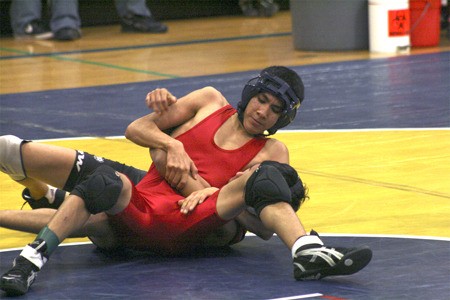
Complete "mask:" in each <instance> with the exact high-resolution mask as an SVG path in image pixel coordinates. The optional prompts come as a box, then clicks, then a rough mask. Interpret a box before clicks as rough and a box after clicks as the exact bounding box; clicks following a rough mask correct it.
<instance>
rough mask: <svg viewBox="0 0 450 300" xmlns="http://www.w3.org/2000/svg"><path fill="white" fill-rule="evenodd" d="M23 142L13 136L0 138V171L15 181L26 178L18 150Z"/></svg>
mask: <svg viewBox="0 0 450 300" xmlns="http://www.w3.org/2000/svg"><path fill="white" fill-rule="evenodd" d="M25 142H28V141H25V140H23V139H21V138H18V137H16V136H14V135H3V136H1V137H0V169H1V171H2V172H3V173H6V174H8V175H9V176H10V177H11V178H12V179H14V180H16V181H20V180H24V179H25V178H27V175H26V172H25V168H24V166H23V163H22V155H21V150H20V148H21V145H22V144H23V143H25Z"/></svg>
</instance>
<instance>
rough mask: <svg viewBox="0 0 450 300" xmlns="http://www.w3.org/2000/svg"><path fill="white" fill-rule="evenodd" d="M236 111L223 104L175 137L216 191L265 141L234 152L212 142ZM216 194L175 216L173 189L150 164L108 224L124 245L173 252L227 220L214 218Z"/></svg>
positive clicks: (190, 245)
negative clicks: (123, 206)
mask: <svg viewBox="0 0 450 300" xmlns="http://www.w3.org/2000/svg"><path fill="white" fill-rule="evenodd" d="M235 113H236V110H235V109H234V108H233V107H231V106H230V105H227V106H225V107H222V108H220V109H218V110H217V111H215V112H214V113H213V114H211V115H209V116H208V117H206V118H205V119H204V120H202V121H201V122H199V123H198V124H197V125H195V126H194V127H192V128H191V129H189V130H188V131H186V132H185V133H183V134H181V135H180V136H178V137H177V138H176V139H177V140H179V141H181V142H182V143H183V144H184V147H185V149H186V152H187V153H188V155H189V156H190V157H191V159H192V160H193V161H194V163H195V165H196V166H197V168H198V170H199V174H200V176H202V177H203V178H204V179H205V180H206V181H208V182H209V183H210V185H211V186H214V187H218V188H221V187H223V186H224V185H225V184H226V183H227V182H228V180H229V179H230V178H231V177H233V176H234V175H235V174H236V173H237V172H238V171H241V170H242V169H243V168H244V167H245V166H246V165H247V164H248V163H249V162H250V161H251V160H252V159H253V157H255V155H256V154H257V153H258V152H259V151H260V150H261V149H262V148H263V147H264V145H265V143H266V141H267V139H266V138H253V139H251V140H250V141H249V142H248V143H246V144H245V145H243V146H242V147H240V148H239V149H235V150H224V149H221V148H219V147H218V146H217V145H216V144H215V143H214V135H215V134H216V132H217V130H218V129H219V127H220V126H221V125H222V124H223V123H224V122H225V121H226V120H227V119H228V118H230V117H231V116H232V115H233V114H235ZM218 193H219V191H217V192H216V193H214V194H213V195H212V196H210V197H209V198H208V199H207V200H206V201H205V202H203V203H202V204H200V205H198V206H197V207H196V208H195V210H194V211H193V212H191V213H189V214H188V215H183V214H182V213H181V212H180V207H179V205H178V200H181V199H183V198H184V197H183V196H181V195H179V194H178V193H177V192H176V191H174V190H173V189H172V188H171V187H170V185H169V184H168V183H167V182H166V181H165V180H164V179H163V178H162V177H161V176H160V175H159V173H158V171H157V170H156V168H155V166H154V165H153V164H152V165H151V167H150V169H149V171H148V173H147V175H146V176H145V177H144V178H143V179H142V181H140V182H139V183H138V184H137V186H133V192H132V196H131V201H130V204H129V205H128V206H127V208H125V210H124V211H122V212H121V213H119V214H117V215H115V216H111V217H110V220H111V224H112V225H113V226H114V228H115V230H116V233H117V234H118V236H119V237H120V238H121V240H122V243H123V245H124V246H126V247H130V248H137V249H145V250H153V251H157V252H160V253H163V254H176V253H180V252H183V251H186V250H190V249H192V248H194V247H196V246H199V245H201V244H200V242H201V240H202V239H203V238H204V237H205V236H206V235H207V234H208V233H211V232H212V231H213V230H214V229H216V228H218V227H219V226H222V225H223V224H225V223H226V222H227V220H223V219H221V218H220V217H219V216H218V215H217V211H216V201H217V196H218Z"/></svg>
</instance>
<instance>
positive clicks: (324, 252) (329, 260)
mask: <svg viewBox="0 0 450 300" xmlns="http://www.w3.org/2000/svg"><path fill="white" fill-rule="evenodd" d="M311 235H317V236H318V234H317V233H316V232H315V231H311ZM371 259H372V250H370V248H369V247H359V248H329V247H325V246H323V245H320V244H309V245H304V246H302V247H300V248H299V249H298V250H297V252H296V253H295V256H294V277H295V279H296V280H318V279H322V278H324V277H326V276H337V275H350V274H354V273H356V272H358V271H360V270H361V269H363V268H364V267H365V266H367V264H368V263H369V262H370V260H371Z"/></svg>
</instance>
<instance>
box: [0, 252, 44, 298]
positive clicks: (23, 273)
mask: <svg viewBox="0 0 450 300" xmlns="http://www.w3.org/2000/svg"><path fill="white" fill-rule="evenodd" d="M37 272H39V268H38V267H37V266H35V265H34V264H33V263H32V262H31V261H29V260H28V259H26V258H25V257H23V256H20V255H19V256H18V257H17V258H16V259H15V260H14V263H13V267H12V269H11V270H9V271H8V272H6V273H5V274H3V275H2V277H1V279H0V288H1V289H2V290H4V291H5V292H6V294H7V295H10V296H19V295H23V294H25V293H26V292H28V289H29V288H30V286H31V284H32V283H33V282H34V279H35V278H36V276H37Z"/></svg>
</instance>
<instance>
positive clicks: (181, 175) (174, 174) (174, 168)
mask: <svg viewBox="0 0 450 300" xmlns="http://www.w3.org/2000/svg"><path fill="white" fill-rule="evenodd" d="M197 175H198V169H197V167H196V166H195V164H194V162H193V161H192V159H191V158H190V157H189V155H188V154H187V153H186V151H185V150H184V146H183V143H181V142H180V141H177V140H173V141H172V142H171V143H170V145H168V147H167V163H166V172H165V175H164V178H165V179H166V181H167V182H168V183H169V184H170V185H171V186H172V187H173V188H175V189H177V190H180V191H181V190H182V189H183V188H184V187H185V185H186V182H187V180H188V177H189V176H191V177H192V178H194V179H197Z"/></svg>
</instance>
